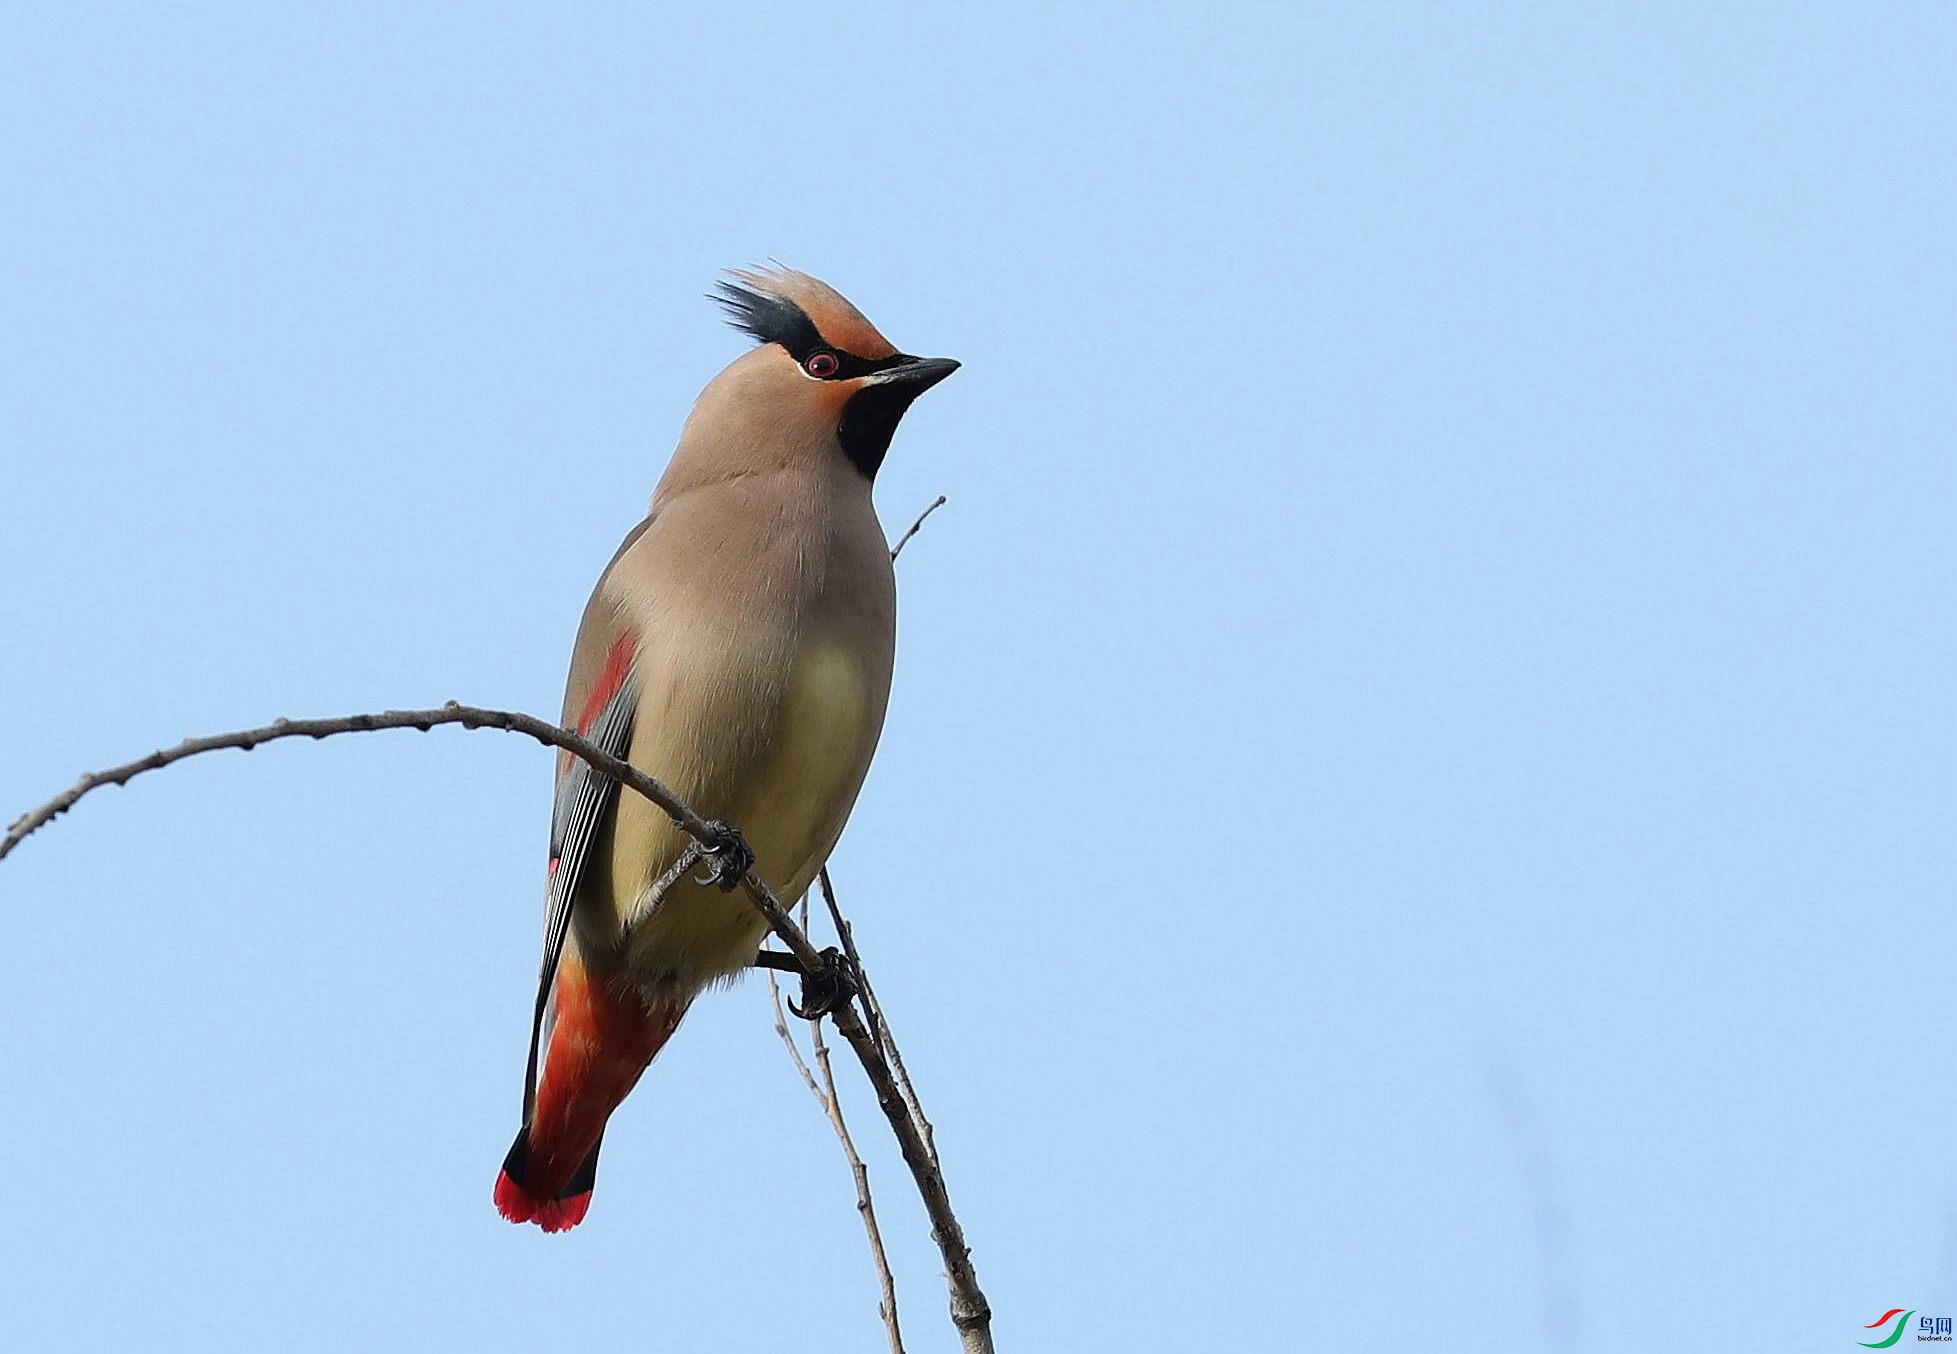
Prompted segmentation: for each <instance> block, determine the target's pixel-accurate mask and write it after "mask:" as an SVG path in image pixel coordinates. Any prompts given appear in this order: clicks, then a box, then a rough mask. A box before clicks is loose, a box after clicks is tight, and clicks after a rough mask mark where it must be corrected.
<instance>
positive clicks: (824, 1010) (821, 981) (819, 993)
mask: <svg viewBox="0 0 1957 1354" xmlns="http://www.w3.org/2000/svg"><path fill="white" fill-rule="evenodd" d="M850 969H851V964H850V960H849V956H848V955H846V954H844V953H843V952H842V951H841V950H839V949H837V948H836V947H835V946H834V945H831V946H830V947H829V948H828V949H826V950H824V951H823V952H822V968H821V969H820V970H819V971H818V972H815V973H805V974H803V975H802V1002H801V1004H800V1005H799V1006H798V1005H796V1003H795V1000H794V998H792V997H791V998H789V1002H788V1009H789V1010H791V1011H793V1012H794V1013H795V1014H796V1015H798V1016H800V1017H801V1018H802V1019H804V1020H820V1019H822V1017H824V1016H826V1015H828V1014H829V1013H830V1012H831V1011H834V1010H836V1009H838V1008H839V1007H842V1006H844V1005H847V1004H848V1002H849V1000H850V998H852V997H854V996H855V995H856V993H857V982H856V975H855V974H854V973H852V972H851V971H850Z"/></svg>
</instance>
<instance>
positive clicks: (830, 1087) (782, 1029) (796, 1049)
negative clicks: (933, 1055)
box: [768, 897, 904, 1354]
mask: <svg viewBox="0 0 1957 1354" xmlns="http://www.w3.org/2000/svg"><path fill="white" fill-rule="evenodd" d="M801 923H802V929H803V930H805V931H806V930H807V929H808V925H809V900H808V899H807V898H806V897H804V898H803V899H802V916H801ZM768 1000H769V1001H770V1002H771V1003H773V1005H774V1008H775V1033H776V1034H778V1035H780V1036H781V1041H782V1043H783V1044H785V1045H786V1046H787V1048H788V1056H789V1058H790V1059H791V1060H792V1061H793V1062H794V1064H795V1070H796V1071H797V1072H799V1073H801V1075H802V1084H803V1085H804V1086H807V1087H808V1088H809V1094H810V1095H812V1096H814V1097H815V1103H816V1104H818V1105H820V1106H821V1107H822V1112H823V1114H825V1115H826V1116H828V1119H829V1126H830V1127H831V1128H833V1129H835V1130H836V1140H837V1141H838V1142H840V1143H841V1144H842V1147H843V1158H844V1160H846V1161H848V1162H849V1173H850V1175H851V1176H852V1177H854V1179H855V1181H856V1212H857V1214H858V1216H860V1217H861V1218H862V1219H863V1231H864V1233H865V1234H866V1235H867V1236H868V1237H869V1239H870V1261H871V1263H872V1264H874V1265H875V1266H876V1269H877V1287H878V1288H879V1290H881V1297H880V1299H879V1300H878V1302H877V1315H878V1316H880V1317H881V1318H883V1329H884V1333H885V1334H886V1335H888V1336H889V1337H890V1354H904V1335H903V1332H902V1331H901V1330H899V1329H898V1326H897V1280H896V1279H895V1278H894V1277H893V1276H892V1275H891V1273H890V1257H889V1256H888V1255H887V1254H885V1253H884V1249H883V1233H882V1232H881V1231H879V1230H878V1228H877V1210H876V1204H875V1202H874V1201H873V1200H872V1199H871V1197H870V1171H869V1168H868V1167H866V1166H865V1165H864V1164H863V1158H862V1157H861V1156H859V1155H857V1151H856V1143H855V1142H854V1141H853V1140H852V1139H851V1138H850V1136H849V1125H848V1124H846V1123H844V1122H843V1105H842V1101H841V1099H839V1098H838V1096H837V1094H836V1074H835V1072H834V1071H833V1070H832V1069H831V1068H830V1066H829V1046H828V1045H827V1044H826V1043H824V1042H823V1039H822V1022H821V1021H820V1020H816V1021H812V1022H811V1023H810V1027H809V1037H810V1039H811V1041H812V1042H813V1043H814V1045H815V1056H816V1061H817V1062H818V1063H820V1064H821V1066H822V1084H821V1085H820V1086H818V1085H816V1082H815V1076H814V1074H813V1073H811V1072H810V1071H809V1065H808V1063H807V1062H806V1061H805V1060H804V1059H803V1057H802V1050H801V1048H800V1046H799V1045H797V1044H796V1042H795V1036H794V1035H792V1034H790V1033H789V1032H788V1015H787V1012H785V1011H783V1010H782V1005H781V985H780V984H779V983H777V982H776V981H775V975H774V971H773V970H772V969H771V970H769V971H768Z"/></svg>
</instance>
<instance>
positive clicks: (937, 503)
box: [890, 494, 945, 563]
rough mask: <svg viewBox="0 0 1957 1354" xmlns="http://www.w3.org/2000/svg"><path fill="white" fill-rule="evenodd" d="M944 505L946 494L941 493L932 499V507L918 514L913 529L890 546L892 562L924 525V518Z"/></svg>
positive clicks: (912, 525) (912, 524)
mask: <svg viewBox="0 0 1957 1354" xmlns="http://www.w3.org/2000/svg"><path fill="white" fill-rule="evenodd" d="M944 505H945V496H944V495H943V494H939V495H938V496H937V497H936V498H934V499H932V500H931V506H930V507H928V508H926V509H925V510H924V511H923V512H921V513H919V514H918V515H917V520H916V521H915V522H912V523H911V529H910V530H909V531H907V532H905V533H904V534H903V535H901V536H899V537H898V538H897V544H895V545H893V546H891V547H890V559H891V562H892V563H895V562H896V559H897V556H899V555H901V554H903V553H904V547H905V546H907V545H909V544H910V543H911V537H913V536H915V535H917V529H918V528H919V527H921V526H923V525H924V519H925V518H927V517H929V516H930V515H931V514H932V513H934V512H936V511H937V510H938V509H939V508H942V507H943V506H944Z"/></svg>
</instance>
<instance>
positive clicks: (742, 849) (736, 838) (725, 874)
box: [694, 818, 754, 893]
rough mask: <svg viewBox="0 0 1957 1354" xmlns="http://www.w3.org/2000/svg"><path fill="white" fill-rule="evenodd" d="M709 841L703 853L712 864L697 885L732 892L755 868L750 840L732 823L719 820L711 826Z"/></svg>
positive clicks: (710, 824) (709, 826)
mask: <svg viewBox="0 0 1957 1354" xmlns="http://www.w3.org/2000/svg"><path fill="white" fill-rule="evenodd" d="M707 832H708V834H709V840H708V842H707V844H706V845H705V846H703V847H701V848H700V851H701V854H702V855H704V856H706V857H708V858H709V860H710V861H711V862H712V863H711V864H710V865H709V866H708V867H707V872H706V874H704V875H702V876H701V877H700V878H699V879H697V880H695V881H694V882H696V883H700V884H712V885H715V886H716V887H718V888H719V889H720V891H721V892H722V893H732V892H733V891H734V890H735V889H736V888H738V887H739V886H740V883H741V879H742V877H743V876H745V875H746V874H747V872H748V871H749V870H751V869H753V868H754V852H753V851H752V850H751V849H749V847H748V844H747V838H745V837H743V836H742V835H741V830H740V829H739V828H737V827H735V826H734V825H733V824H732V823H723V822H721V821H720V820H719V819H718V818H716V819H714V820H713V821H712V822H710V823H708V824H707Z"/></svg>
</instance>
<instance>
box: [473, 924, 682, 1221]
mask: <svg viewBox="0 0 1957 1354" xmlns="http://www.w3.org/2000/svg"><path fill="white" fill-rule="evenodd" d="M685 1014H686V1003H685V1002H676V1001H663V1002H654V1003H652V1004H650V1005H649V1004H647V1003H646V1002H645V1001H644V1000H642V999H641V998H640V996H639V995H638V993H637V992H634V991H631V990H629V989H628V990H625V991H622V992H619V991H613V990H611V989H610V988H609V986H608V985H607V984H605V983H603V982H593V981H592V980H591V979H590V977H589V976H588V975H587V974H586V972H585V970H584V968H583V966H582V965H580V964H578V963H577V962H576V960H575V958H574V957H573V956H572V955H569V954H567V955H566V956H565V961H564V962H563V963H562V964H561V965H560V966H559V969H558V973H557V1018H556V1020H555V1022H554V1023H553V1024H552V1027H551V1036H550V1049H549V1052H548V1054H547V1056H546V1057H545V1059H544V1071H543V1076H542V1077H541V1078H539V1082H538V1086H537V1096H536V1108H535V1109H534V1111H533V1112H532V1114H531V1117H530V1121H529V1122H528V1123H526V1124H525V1125H524V1126H523V1128H522V1129H521V1130H519V1131H518V1133H517V1135H516V1141H515V1142H514V1143H513V1144H511V1146H510V1152H509V1155H508V1156H507V1157H505V1158H504V1159H503V1170H502V1173H501V1174H500V1175H498V1176H497V1177H496V1209H497V1211H498V1212H500V1213H501V1214H502V1215H503V1216H504V1217H506V1218H508V1219H509V1220H510V1221H511V1222H534V1223H536V1224H537V1225H538V1226H539V1227H542V1228H543V1229H544V1230H545V1231H546V1232H561V1231H564V1230H565V1229H567V1228H570V1227H575V1226H577V1225H578V1224H579V1223H580V1222H582V1221H584V1215H585V1213H586V1212H587V1211H588V1210H589V1209H590V1207H591V1188H592V1185H593V1184H594V1183H595V1182H596V1180H597V1178H598V1147H599V1144H600V1143H601V1142H602V1140H603V1139H604V1136H605V1121H606V1120H607V1119H609V1118H610V1117H611V1112H612V1111H613V1110H614V1109H616V1108H618V1105H619V1102H620V1101H622V1100H624V1099H625V1097H626V1096H627V1095H628V1094H629V1093H630V1092H631V1090H632V1087H633V1086H635V1085H636V1084H637V1083H638V1080H639V1074H640V1073H642V1072H644V1071H645V1069H646V1066H647V1064H649V1063H650V1062H651V1061H652V1059H653V1056H654V1055H655V1054H657V1053H658V1052H659V1050H660V1049H661V1048H662V1047H664V1046H665V1043H666V1041H667V1040H668V1039H670V1038H672V1035H673V1031H674V1030H676V1029H678V1028H679V1023H680V1017H681V1016H683V1015H685Z"/></svg>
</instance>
